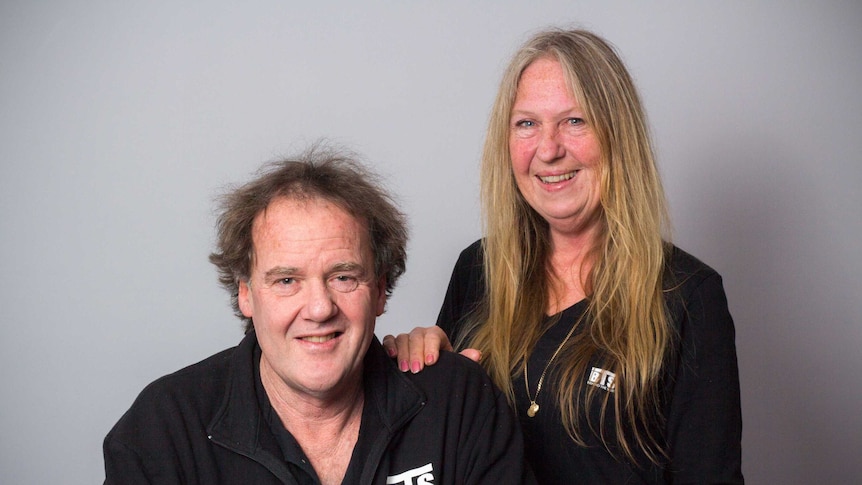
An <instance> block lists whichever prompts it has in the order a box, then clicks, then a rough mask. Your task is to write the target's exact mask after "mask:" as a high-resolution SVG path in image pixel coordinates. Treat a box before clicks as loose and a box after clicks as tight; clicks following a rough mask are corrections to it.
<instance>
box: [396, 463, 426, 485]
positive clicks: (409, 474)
mask: <svg viewBox="0 0 862 485" xmlns="http://www.w3.org/2000/svg"><path fill="white" fill-rule="evenodd" d="M432 471H434V468H433V467H432V466H431V464H430V463H429V464H427V465H425V466H420V467H419V468H414V469H412V470H407V471H406V472H403V473H399V474H398V475H392V476H389V477H386V483H387V484H388V485H399V484H403V485H434V474H432V473H431V472H432ZM414 478H415V479H416V481H415V482H414V481H413V479H414Z"/></svg>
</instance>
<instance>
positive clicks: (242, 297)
mask: <svg viewBox="0 0 862 485" xmlns="http://www.w3.org/2000/svg"><path fill="white" fill-rule="evenodd" d="M237 303H239V309H240V311H241V312H242V314H243V315H245V316H246V317H248V318H252V316H253V315H254V298H253V297H252V294H251V287H249V284H248V281H244V280H240V282H239V292H238V294H237Z"/></svg>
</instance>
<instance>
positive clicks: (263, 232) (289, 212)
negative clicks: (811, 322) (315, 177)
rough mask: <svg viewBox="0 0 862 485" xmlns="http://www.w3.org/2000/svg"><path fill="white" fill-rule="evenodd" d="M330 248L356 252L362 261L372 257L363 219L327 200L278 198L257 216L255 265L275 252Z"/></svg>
mask: <svg viewBox="0 0 862 485" xmlns="http://www.w3.org/2000/svg"><path fill="white" fill-rule="evenodd" d="M331 249H341V250H353V251H355V252H357V254H358V255H359V256H361V257H362V259H367V258H369V257H371V255H370V252H371V249H370V241H369V233H368V229H367V227H366V224H365V222H364V220H361V219H357V218H356V217H354V216H353V215H352V214H350V213H349V212H347V211H346V210H344V209H343V208H342V207H341V206H340V205H338V204H336V203H334V202H332V201H330V200H328V199H324V198H321V197H313V198H308V197H301V198H296V197H278V198H276V199H273V200H272V202H270V204H269V205H268V206H267V207H266V209H264V210H263V211H261V212H260V213H259V214H258V215H257V216H256V217H255V220H254V223H253V225H252V253H253V254H252V258H253V259H252V262H253V263H254V262H255V260H259V259H261V258H266V256H267V255H270V254H271V253H273V252H275V253H283V254H286V253H295V252H310V253H313V252H314V251H323V250H331ZM264 253H266V254H264Z"/></svg>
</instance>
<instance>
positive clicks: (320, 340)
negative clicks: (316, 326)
mask: <svg viewBox="0 0 862 485" xmlns="http://www.w3.org/2000/svg"><path fill="white" fill-rule="evenodd" d="M334 338H335V334H334V333H331V334H329V335H321V336H319V337H303V338H302V340H305V341H306V342H314V343H317V344H321V343H323V342H326V341H329V340H332V339H334Z"/></svg>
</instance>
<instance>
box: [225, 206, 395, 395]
mask: <svg viewBox="0 0 862 485" xmlns="http://www.w3.org/2000/svg"><path fill="white" fill-rule="evenodd" d="M252 240H253V242H254V261H253V263H252V268H251V276H250V278H249V281H248V282H241V283H240V286H239V306H240V309H241V310H242V312H243V314H244V315H245V316H247V317H250V318H251V319H252V321H253V322H254V329H255V332H256V333H257V339H258V342H259V343H260V347H261V351H262V356H261V363H260V366H261V376H262V377H264V376H265V375H267V376H268V377H270V378H271V377H275V376H277V377H278V379H277V380H275V385H277V386H278V387H279V392H281V391H286V392H288V393H293V394H294V395H296V394H300V395H302V396H306V397H311V398H316V399H322V400H327V399H330V398H333V397H337V396H339V394H340V393H341V392H342V391H346V390H347V389H349V388H350V387H351V386H355V385H356V384H357V383H358V382H361V379H362V361H363V358H364V357H365V353H366V351H367V350H368V345H369V343H370V342H371V339H372V337H373V335H374V322H375V319H376V317H377V316H379V315H380V314H382V313H383V309H384V306H385V304H386V293H385V291H384V288H385V280H384V279H383V278H376V277H375V275H374V258H373V255H372V253H371V244H370V241H369V235H368V230H367V229H366V227H365V224H364V223H363V222H362V221H357V220H356V219H355V218H353V217H352V216H351V215H349V214H348V213H347V212H345V211H344V210H342V209H341V208H339V207H338V206H336V205H334V204H332V203H330V202H327V201H326V200H323V199H320V198H313V199H310V200H304V201H298V200H294V199H289V198H285V197H282V198H277V199H275V200H273V201H272V202H271V203H270V204H269V206H268V207H267V208H266V210H264V211H263V212H262V213H261V214H258V216H257V218H256V219H255V221H254V225H253V226H252ZM282 384H283V385H284V386H286V387H283V386H282Z"/></svg>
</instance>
